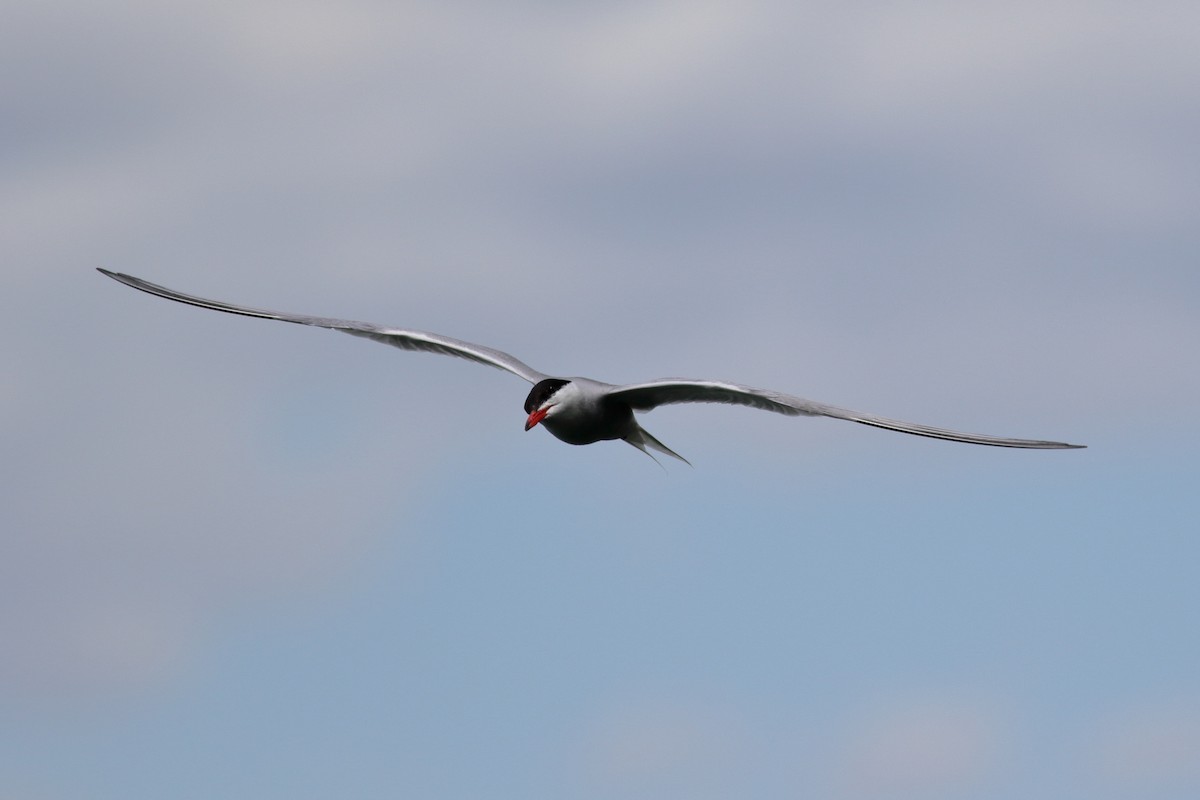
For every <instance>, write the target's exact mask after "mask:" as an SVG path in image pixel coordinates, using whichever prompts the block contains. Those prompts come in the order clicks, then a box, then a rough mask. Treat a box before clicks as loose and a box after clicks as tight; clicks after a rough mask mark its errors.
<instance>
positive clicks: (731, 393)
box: [100, 269, 1084, 464]
mask: <svg viewBox="0 0 1200 800" xmlns="http://www.w3.org/2000/svg"><path fill="white" fill-rule="evenodd" d="M100 272H102V273H104V274H105V275H107V276H108V277H110V278H112V279H113V280H116V281H120V282H121V283H123V284H125V285H126V286H132V287H133V288H134V289H140V290H141V291H143V292H148V293H149V294H153V295H158V296H159V297H165V298H167V299H168V300H175V301H176V302H179V303H187V304H188V305H193V306H199V307H200V308H210V309H212V310H214V311H225V312H227V313H230V314H242V315H244V316H247V317H261V318H262V319H277V320H282V321H284V322H295V323H297V324H300V325H312V326H315V327H318V328H329V329H330V330H335V331H341V332H343V333H348V334H350V335H351V336H361V337H362V338H364V339H372V340H374V341H376V342H382V343H384V344H390V345H392V346H393V347H399V348H401V349H402V350H417V351H422V352H426V353H437V354H439V355H445V356H455V357H457V358H465V359H467V360H468V361H474V362H476V363H479V364H486V365H487V366H489V367H495V368H496V369H502V370H505V371H506V372H511V373H512V374H514V375H516V376H518V377H520V378H524V379H525V380H527V381H529V382H530V383H532V384H533V388H532V389H531V390H530V392H529V396H528V397H526V398H525V413H526V414H527V417H526V419H525V430H527V431H528V430H530V429H532V428H533V427H535V426H537V425H539V424H540V425H541V426H542V427H543V428H545V429H546V430H548V431H550V433H552V434H553V435H554V436H555V437H557V438H558V439H560V440H562V441H564V442H566V443H567V444H592V443H593V442H599V441H605V440H610V439H621V440H622V441H626V442H628V443H629V444H631V445H633V446H634V447H636V448H638V449H639V450H641V451H642V452H643V453H646V454H647V455H650V456H651V457H653V454H651V453H650V450H656V451H658V452H660V453H663V454H665V455H668V456H671V457H672V458H677V459H679V460H680V461H683V462H684V463H685V464H686V463H690V462H688V460H687V459H685V458H684V457H683V456H681V455H679V454H678V453H676V452H675V451H674V450H672V449H671V448H669V447H667V446H666V445H665V444H663V443H662V442H660V441H659V440H658V439H655V438H654V437H653V436H651V435H650V434H649V433H648V432H647V431H646V429H645V428H643V427H642V426H641V425H640V424H638V420H637V417H636V416H635V415H634V412H636V411H651V410H653V409H655V408H658V407H659V406H663V405H670V404H672V403H728V404H733V405H742V406H749V407H751V408H758V409H761V410H763V411H774V412H775V413H777V414H786V415H787V416H791V417H797V416H808V417H832V418H834V419H845V420H850V421H851V422H858V423H861V424H863V425H871V426H874V427H876V428H885V429H887V430H892V431H899V432H901V433H911V434H915V435H917V436H928V437H931V438H934V439H945V440H947V441H951V442H966V443H967V444H983V445H991V446H994V447H1021V448H1030V449H1038V450H1061V449H1070V448H1080V447H1083V446H1084V445H1078V444H1066V443H1065V442H1048V441H1042V440H1039V439H1012V438H1008V437H1004V436H988V435H985V434H979V433H960V432H959V431H951V430H946V429H945V428H935V427H932V426H930V425H920V424H917V423H914V422H901V421H899V420H894V419H887V418H885V417H879V416H875V415H874V414H863V413H861V412H858V411H850V410H848V409H845V408H838V407H837V406H831V405H826V404H825V403H818V402H815V401H813V400H806V399H804V398H803V397H796V396H794V395H790V394H784V393H782V392H775V391H770V390H768V389H755V388H752V387H749V386H742V385H740V384H736V383H727V382H725V381H709V380H689V379H684V378H664V379H662V380H656V381H649V382H647V383H631V384H625V385H617V384H612V383H602V382H601V381H596V380H592V379H591V378H561V377H555V376H551V375H546V374H544V373H542V372H538V371H537V370H536V369H534V368H532V367H530V366H529V365H528V364H526V363H525V362H523V361H521V360H520V359H518V358H515V357H513V356H511V355H509V354H508V353H505V352H502V351H500V350H495V349H493V348H491V347H484V346H483V345H478V344H472V343H470V342H464V341H462V340H460V339H452V338H450V337H449V336H442V335H440V334H437V333H428V332H426V331H417V330H410V329H408V328H391V327H385V326H382V325H374V324H372V323H369V322H353V321H351V320H343V319H329V318H326V317H310V316H305V315H302V314H288V313H285V312H282V311H267V310H263V309H257V308H248V307H246V306H238V305H233V304H232V303H223V302H221V301H219V300H205V299H204V298H202V297H194V296H192V295H187V294H183V293H182V292H177V291H175V290H174V289H168V288H166V287H164V286H158V285H157V284H153V283H150V282H149V281H144V280H142V279H141V278H135V277H133V276H132V275H125V274H122V273H120V272H110V271H108V270H106V269H100Z"/></svg>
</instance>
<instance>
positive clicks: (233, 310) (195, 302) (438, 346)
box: [100, 269, 547, 383]
mask: <svg viewBox="0 0 1200 800" xmlns="http://www.w3.org/2000/svg"><path fill="white" fill-rule="evenodd" d="M100 271H101V272H103V273H104V274H105V275H107V276H108V277H110V278H112V279H113V280H116V281H120V282H121V283H123V284H125V285H126V286H132V287H133V288H134V289H140V290H141V291H143V292H148V293H150V294H154V295H158V296H159V297H165V298H167V299H168V300H175V301H177V302H180V303H187V304H188V305H192V306H199V307H200V308H211V309H213V310H214V311H225V312H228V313H230V314H242V315H244V316H247V317H261V318H262V319H278V320H282V321H284V322H295V323H298V324H300V325H313V326H315V327H318V328H329V329H330V330H335V331H341V332H343V333H348V334H350V335H351V336H361V337H363V338H365V339H372V340H374V341H376V342H383V343H384V344H390V345H392V346H393V347H399V348H400V349H402V350H418V351H421V352H425V353H437V354H439V355H444V356H456V357H458V358H465V359H467V360H468V361H475V362H477V363H479V364H486V365H488V366H489V367H496V368H497V369H502V370H506V371H508V372H511V373H513V374H514V375H519V376H520V377H522V378H524V379H525V380H527V381H529V382H530V383H537V382H538V381H540V380H542V379H543V378H545V377H547V376H545V375H543V374H542V373H540V372H538V371H537V370H536V369H533V368H532V367H530V366H529V365H528V364H526V363H524V362H523V361H521V360H520V359H517V358H514V357H513V356H510V355H509V354H508V353H505V352H502V351H500V350H493V349H492V348H490V347H484V346H483V345H478V344H471V343H470V342H464V341H461V340H459V339H451V338H450V337H449V336H441V335H439V334H436V333H427V332H425V331H414V330H407V329H405V328H387V327H384V326H382V325H374V324H372V323H370V322H354V321H352V320H345V319H328V318H325V317H309V316H304V315H303V314H288V313H285V312H282V311H266V310H264V309H257V308H247V307H245V306H235V305H233V304H232V303H222V302H220V301H218V300H205V299H204V298H202V297H193V296H192V295H188V294H183V293H182V292H177V291H175V290H174V289H168V288H166V287H164V286H158V285H157V284H153V283H150V282H149V281H144V280H142V279H141V278H135V277H133V276H132V275H124V274H122V273H120V272H109V271H108V270H106V269H101V270H100Z"/></svg>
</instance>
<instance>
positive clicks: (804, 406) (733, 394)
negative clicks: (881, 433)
mask: <svg viewBox="0 0 1200 800" xmlns="http://www.w3.org/2000/svg"><path fill="white" fill-rule="evenodd" d="M608 396H609V397H610V398H612V399H614V400H619V401H621V402H624V403H628V404H629V406H630V407H631V408H632V409H633V410H634V411H649V410H651V409H653V408H657V407H658V406H662V405H669V404H671V403H731V404H733V405H740V406H750V407H751V408H758V409H762V410H763V411H774V412H775V413H777V414H787V415H788V416H792V417H796V416H801V415H804V416H810V417H833V418H834V419H846V420H850V421H851V422H859V423H862V424H863V425H872V426H874V427H876V428H886V429H887V430H890V431H900V432H901V433H912V434H916V435H917V436H929V437H932V438H934V439H946V440H948V441H951V442H967V443H968V444H986V445H992V446H994V447H1025V448H1034V449H1044V450H1053V449H1064V448H1079V447H1083V446H1084V445H1078V444H1066V443H1065V442H1047V441H1042V440H1040V439H1012V438H1009V437H1005V436H988V435H986V434H982V433H962V432H960V431H951V430H946V429H945V428H934V427H932V426H930V425H920V424H918V423H915V422H901V421H900V420H895V419H887V418H886V417H877V416H875V415H874V414H863V413H861V412H859V411H850V410H849V409H845V408H838V407H837V406H830V405H826V404H825V403H817V402H815V401H813V400H805V399H804V398H803V397H795V396H794V395H790V394H783V393H782V392H772V391H770V390H767V389H754V388H752V387H749V386H740V385H738V384H736V383H726V382H723V381H696V380H687V379H680V378H669V379H666V380H659V381H651V382H649V383H636V384H630V385H628V386H618V387H616V388H614V389H613V390H611V391H610V392H609V393H608Z"/></svg>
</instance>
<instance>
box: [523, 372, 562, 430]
mask: <svg viewBox="0 0 1200 800" xmlns="http://www.w3.org/2000/svg"><path fill="white" fill-rule="evenodd" d="M569 383H570V381H565V380H563V379H562V378H546V379H545V380H544V381H538V382H537V383H535V384H534V385H533V388H532V389H530V390H529V396H528V397H526V398H525V413H526V414H528V415H529V418H528V419H527V420H525V430H529V429H530V428H532V427H533V426H534V425H537V424H538V423H539V422H541V421H542V420H543V419H545V418H546V415H547V414H549V413H550V411H551V409H553V408H554V407H555V405H556V404H557V401H556V400H555V395H556V394H558V390H559V389H561V388H563V387H564V386H566V385H567V384H569Z"/></svg>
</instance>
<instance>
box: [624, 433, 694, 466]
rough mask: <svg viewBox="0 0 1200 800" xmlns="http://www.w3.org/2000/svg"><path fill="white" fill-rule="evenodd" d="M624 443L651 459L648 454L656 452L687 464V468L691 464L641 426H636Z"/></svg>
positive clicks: (652, 456)
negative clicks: (652, 451)
mask: <svg viewBox="0 0 1200 800" xmlns="http://www.w3.org/2000/svg"><path fill="white" fill-rule="evenodd" d="M625 441H627V442H629V443H630V444H631V445H633V446H634V447H636V448H637V449H638V450H641V451H642V452H643V453H645V454H646V455H648V456H650V457H651V458H654V455H653V454H652V453H651V452H650V450H657V451H658V452H660V453H663V454H665V455H668V456H670V457H671V458H678V459H679V460H680V461H682V462H683V463H685V464H687V465H688V466H689V467H690V466H691V465H692V462H690V461H688V460H687V459H686V458H684V457H683V456H681V455H679V453H676V452H675V451H674V450H672V449H671V448H669V447H667V446H666V445H665V444H663V443H662V442H660V441H659V440H658V439H655V438H654V437H653V436H651V435H650V433H649V431H647V430H646V429H645V428H643V427H642V426H641V425H638V426H637V430H636V431H634V432H633V433H632V434H630V435H629V436H626V437H625ZM647 447H649V448H650V450H647V449H646V448H647ZM654 460H655V461H657V460H658V459H654Z"/></svg>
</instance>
